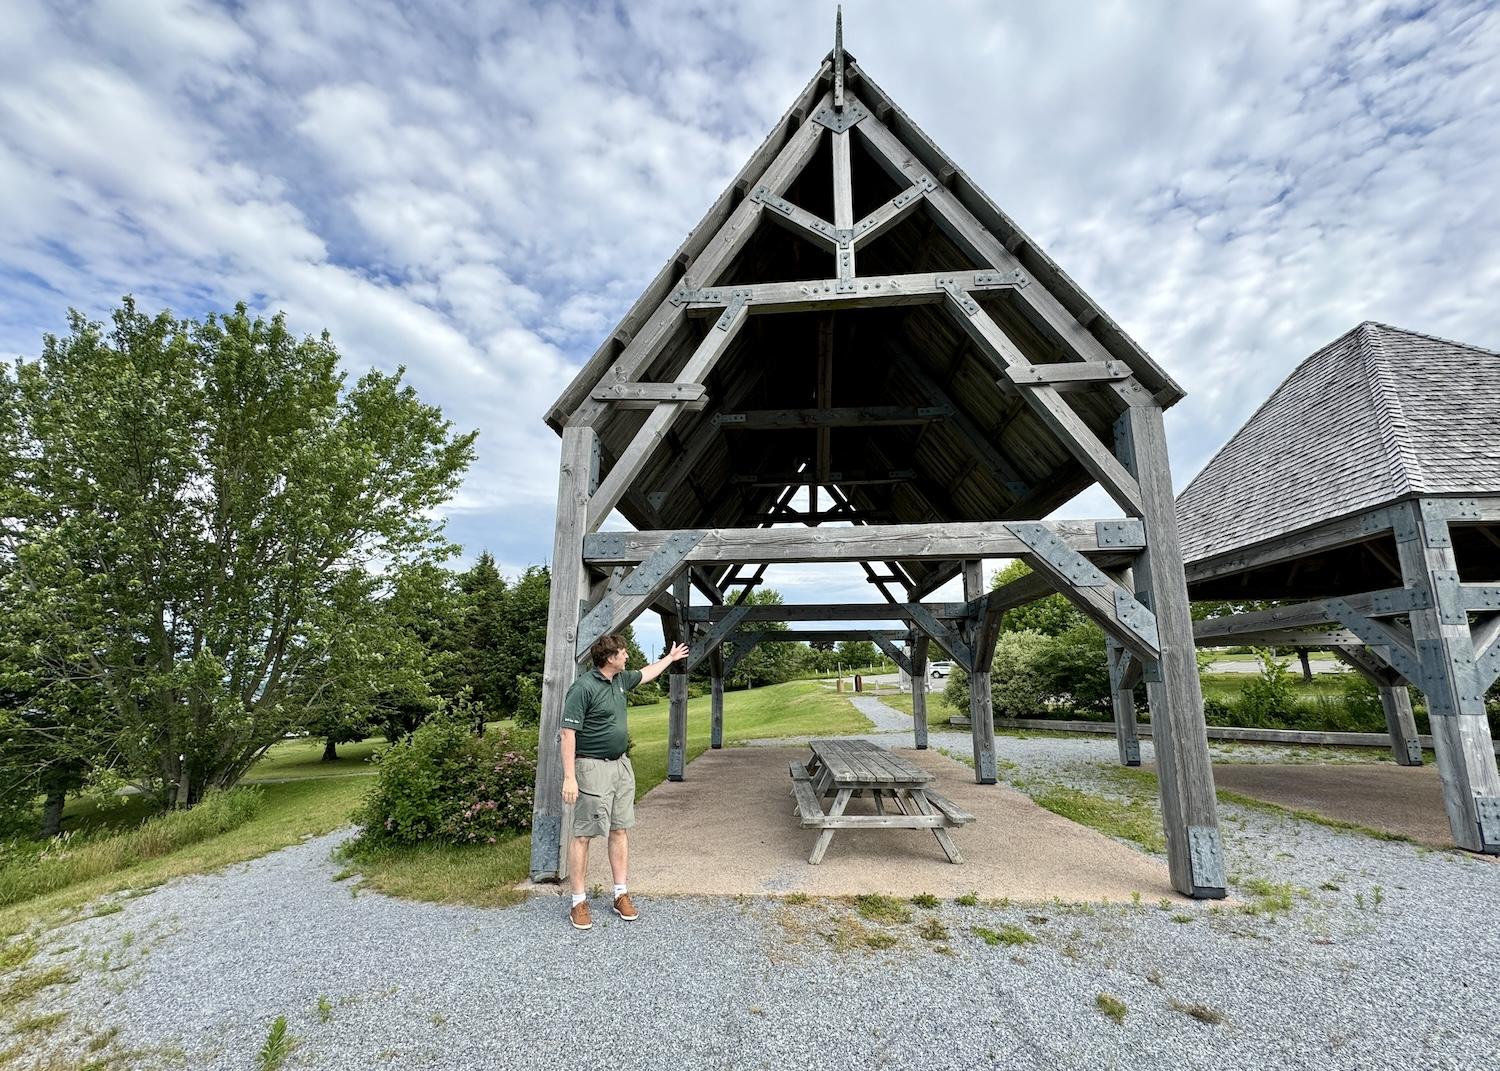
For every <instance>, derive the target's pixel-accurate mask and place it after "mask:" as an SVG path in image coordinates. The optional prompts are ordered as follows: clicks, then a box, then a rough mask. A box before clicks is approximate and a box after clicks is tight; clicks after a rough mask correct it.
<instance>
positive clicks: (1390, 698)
mask: <svg viewBox="0 0 1500 1071" xmlns="http://www.w3.org/2000/svg"><path fill="white" fill-rule="evenodd" d="M1378 687H1379V688H1380V706H1381V709H1383V710H1384V711H1385V727H1386V729H1387V730H1388V731H1389V732H1390V734H1391V756H1392V757H1393V758H1394V759H1395V760H1396V762H1397V763H1398V764H1399V765H1401V766H1420V765H1422V744H1421V742H1420V741H1419V740H1418V739H1417V719H1416V718H1415V717H1413V716H1412V712H1411V692H1410V691H1409V690H1408V689H1407V687H1406V685H1404V684H1381V685H1379V686H1378Z"/></svg>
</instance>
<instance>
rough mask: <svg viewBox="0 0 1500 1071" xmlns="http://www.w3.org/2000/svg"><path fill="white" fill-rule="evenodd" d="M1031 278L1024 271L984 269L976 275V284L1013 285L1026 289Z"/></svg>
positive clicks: (1018, 288) (1019, 288)
mask: <svg viewBox="0 0 1500 1071" xmlns="http://www.w3.org/2000/svg"><path fill="white" fill-rule="evenodd" d="M1030 282H1031V279H1030V278H1029V277H1028V276H1027V274H1026V273H1025V272H1023V271H1020V270H1016V271H982V272H979V273H978V274H976V275H975V276H974V285H975V286H1013V287H1015V288H1016V289H1017V290H1024V289H1025V288H1026V286H1027V284H1028V283H1030Z"/></svg>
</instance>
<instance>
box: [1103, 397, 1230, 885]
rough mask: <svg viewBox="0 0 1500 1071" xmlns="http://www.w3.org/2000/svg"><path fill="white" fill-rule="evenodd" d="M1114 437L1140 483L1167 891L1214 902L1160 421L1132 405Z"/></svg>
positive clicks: (1222, 878)
mask: <svg viewBox="0 0 1500 1071" xmlns="http://www.w3.org/2000/svg"><path fill="white" fill-rule="evenodd" d="M1115 429H1116V449H1117V450H1118V451H1119V455H1120V459H1121V460H1122V461H1123V462H1124V463H1125V464H1127V465H1128V466H1129V467H1130V470H1131V472H1132V474H1133V475H1134V476H1135V478H1136V479H1138V480H1139V481H1140V491H1141V501H1142V506H1143V514H1142V522H1143V523H1144V525H1145V527H1146V549H1144V550H1143V551H1142V552H1141V553H1140V554H1139V556H1137V558H1136V560H1135V566H1134V570H1135V572H1134V577H1135V583H1136V586H1137V588H1138V589H1139V590H1140V591H1142V593H1144V594H1146V595H1147V597H1148V598H1149V600H1150V606H1151V610H1152V612H1153V613H1154V614H1155V617H1156V628H1157V636H1158V639H1159V646H1160V648H1161V657H1160V659H1158V665H1159V667H1160V672H1159V673H1157V674H1156V676H1157V677H1159V678H1160V680H1156V681H1152V680H1148V681H1147V682H1146V695H1147V699H1148V700H1149V702H1150V705H1151V724H1152V728H1153V730H1154V733H1155V735H1154V742H1155V751H1156V765H1157V771H1158V782H1159V785H1160V788H1161V805H1162V826H1163V828H1164V829H1165V831H1166V835H1167V869H1168V871H1169V873H1170V874H1171V877H1172V885H1173V887H1174V888H1176V889H1177V891H1178V892H1180V893H1182V894H1183V895H1185V896H1193V897H1200V898H1214V899H1218V898H1222V897H1223V896H1224V895H1225V893H1226V891H1227V877H1226V871H1225V864H1224V845H1223V839H1222V835H1221V833H1220V831H1219V811H1218V800H1217V797H1216V796H1215V794H1214V773H1213V764H1212V762H1211V761H1210V759H1209V754H1208V731H1207V726H1206V725H1205V724H1204V721H1203V691H1202V686H1201V684H1200V682H1199V679H1198V664H1197V654H1196V651H1195V650H1194V647H1193V622H1192V615H1191V612H1190V610H1191V608H1190V606H1189V604H1188V593H1187V584H1186V582H1185V581H1184V578H1183V574H1182V547H1181V544H1180V543H1179V541H1178V537H1177V513H1176V509H1175V505H1174V502H1173V497H1172V467H1171V462H1170V460H1169V458H1168V454H1167V436H1166V431H1165V429H1164V428H1163V426H1162V412H1161V410H1160V409H1159V408H1157V407H1156V406H1155V405H1150V406H1132V407H1131V408H1129V409H1127V410H1126V411H1125V414H1124V415H1123V416H1122V417H1121V418H1120V419H1119V421H1118V423H1117V424H1116V425H1115Z"/></svg>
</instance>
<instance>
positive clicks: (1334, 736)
mask: <svg viewBox="0 0 1500 1071" xmlns="http://www.w3.org/2000/svg"><path fill="white" fill-rule="evenodd" d="M950 723H951V724H952V725H953V727H954V728H955V729H967V728H968V727H969V719H968V718H953V719H950ZM995 727H996V728H998V729H1037V730H1044V731H1047V732H1059V733H1096V734H1100V735H1103V734H1107V733H1113V732H1114V726H1113V725H1112V724H1111V723H1110V722H1107V721H1063V720H1053V719H1051V718H996V719H995ZM1140 734H1141V736H1143V737H1148V738H1149V737H1150V736H1151V726H1150V725H1149V724H1146V725H1142V726H1141V727H1140ZM1208 738H1209V739H1210V740H1234V741H1240V742H1243V743H1252V744H1308V745H1312V746H1316V747H1380V748H1383V747H1390V743H1391V738H1390V735H1389V734H1388V733H1322V732H1313V731H1309V730H1302V729H1246V728H1242V727H1239V726H1223V725H1210V726H1209V727H1208ZM1417 742H1418V744H1420V745H1421V746H1422V747H1424V748H1431V747H1432V737H1430V736H1418V737H1417ZM1495 748H1496V750H1497V752H1500V743H1497V744H1496V745H1495Z"/></svg>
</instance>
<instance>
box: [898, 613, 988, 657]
mask: <svg viewBox="0 0 1500 1071" xmlns="http://www.w3.org/2000/svg"><path fill="white" fill-rule="evenodd" d="M906 606H907V609H908V610H909V611H910V612H911V620H912V624H914V625H916V626H917V628H919V629H921V630H922V631H923V632H925V633H926V634H927V635H928V636H929V637H931V638H932V639H934V640H936V641H937V642H938V645H939V646H941V647H942V648H943V650H945V651H947V652H948V657H949V658H951V659H953V661H955V662H957V663H958V664H959V665H960V666H962V667H963V668H964V672H965V673H973V672H974V650H973V648H972V647H970V646H969V644H968V642H967V640H966V639H965V637H964V636H963V635H962V634H961V633H960V632H959V631H958V630H957V629H955V628H953V627H951V626H950V625H949V624H948V622H946V621H942V620H939V619H938V618H937V617H936V616H935V615H933V614H930V613H928V612H927V608H926V607H925V606H923V605H922V604H921V603H918V602H914V603H907V604H906Z"/></svg>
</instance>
